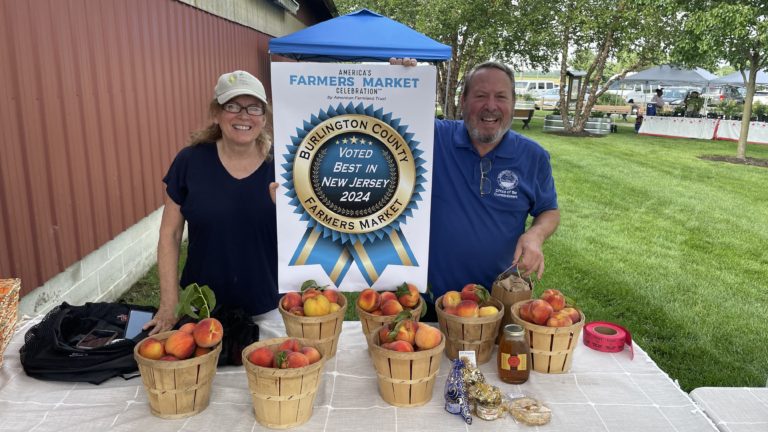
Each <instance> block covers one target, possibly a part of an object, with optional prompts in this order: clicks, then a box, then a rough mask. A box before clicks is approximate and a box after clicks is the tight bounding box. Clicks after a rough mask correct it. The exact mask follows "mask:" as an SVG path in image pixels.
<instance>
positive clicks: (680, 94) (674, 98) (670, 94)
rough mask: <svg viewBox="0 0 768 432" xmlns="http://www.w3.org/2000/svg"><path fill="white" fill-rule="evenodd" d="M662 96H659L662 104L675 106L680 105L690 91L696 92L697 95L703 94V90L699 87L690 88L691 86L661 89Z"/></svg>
mask: <svg viewBox="0 0 768 432" xmlns="http://www.w3.org/2000/svg"><path fill="white" fill-rule="evenodd" d="M662 89H663V90H664V94H663V95H662V96H661V98H662V99H664V103H665V104H668V105H671V106H676V105H681V104H682V103H683V102H684V101H685V98H686V96H688V94H689V93H690V92H692V91H695V92H698V93H699V95H701V94H702V93H703V90H704V89H703V88H701V87H691V86H682V87H663V88H662Z"/></svg>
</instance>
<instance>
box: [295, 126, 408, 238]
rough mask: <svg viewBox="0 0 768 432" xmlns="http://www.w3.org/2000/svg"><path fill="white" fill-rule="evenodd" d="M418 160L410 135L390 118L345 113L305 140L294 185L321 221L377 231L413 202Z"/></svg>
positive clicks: (297, 155) (308, 210)
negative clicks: (389, 121)
mask: <svg viewBox="0 0 768 432" xmlns="http://www.w3.org/2000/svg"><path fill="white" fill-rule="evenodd" d="M416 165H417V164H416V161H415V160H414V154H413V153H412V151H411V148H410V147H409V146H408V143H407V142H406V139H404V137H403V136H401V134H400V133H399V132H398V130H397V129H395V127H393V126H392V125H390V124H389V123H388V122H387V121H384V120H383V119H378V118H375V117H371V116H367V115H363V114H344V115H340V116H336V117H332V118H329V119H327V120H324V121H322V122H320V123H319V124H317V125H316V126H315V127H314V128H312V129H311V130H309V131H308V133H307V134H306V136H304V138H303V139H302V140H301V142H300V144H299V145H298V148H297V149H296V151H295V159H294V161H293V186H294V188H295V192H296V197H297V199H298V201H299V203H300V204H301V206H302V207H303V209H304V211H305V212H306V213H307V214H308V215H309V216H310V217H311V218H312V219H314V220H315V221H317V222H318V223H319V224H321V225H323V226H325V227H327V228H329V229H331V230H334V231H337V232H339V233H347V234H365V233H371V232H374V231H377V230H380V229H382V228H385V227H387V226H388V225H389V224H390V223H392V222H394V221H396V220H397V219H398V218H399V217H400V216H401V215H402V214H403V212H404V211H405V210H406V209H407V208H408V205H409V203H410V202H411V198H412V195H413V193H414V188H415V187H416V184H417V172H416Z"/></svg>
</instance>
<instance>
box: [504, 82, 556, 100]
mask: <svg viewBox="0 0 768 432" xmlns="http://www.w3.org/2000/svg"><path fill="white" fill-rule="evenodd" d="M556 88H560V84H555V83H554V82H552V81H545V80H520V81H515V93H516V94H529V95H531V96H533V97H535V98H536V97H539V96H541V95H542V94H544V92H545V91H547V90H552V89H556Z"/></svg>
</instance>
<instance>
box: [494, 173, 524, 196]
mask: <svg viewBox="0 0 768 432" xmlns="http://www.w3.org/2000/svg"><path fill="white" fill-rule="evenodd" d="M519 183H520V179H519V178H518V177H517V174H515V173H514V172H512V171H511V170H504V171H502V172H500V173H499V175H498V176H497V177H496V184H498V185H499V187H497V188H496V189H495V190H494V191H493V195H494V196H497V197H501V198H512V199H515V198H517V185H518V184H519Z"/></svg>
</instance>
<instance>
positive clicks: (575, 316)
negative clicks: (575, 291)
mask: <svg viewBox="0 0 768 432" xmlns="http://www.w3.org/2000/svg"><path fill="white" fill-rule="evenodd" d="M560 312H565V313H567V314H568V316H569V317H571V322H572V323H573V324H576V323H577V322H579V321H581V314H580V313H579V310H578V309H576V308H572V307H567V308H563V310H561V311H560Z"/></svg>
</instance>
